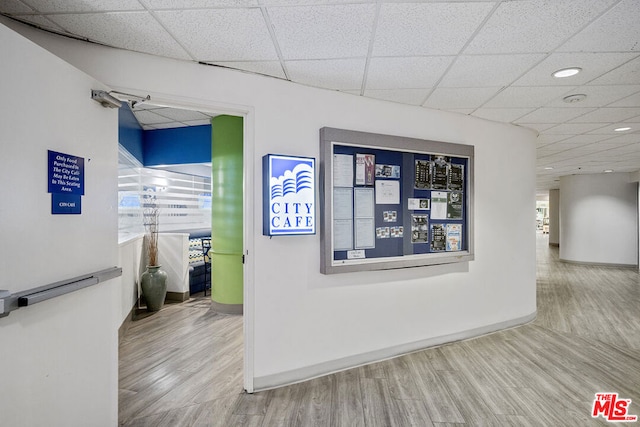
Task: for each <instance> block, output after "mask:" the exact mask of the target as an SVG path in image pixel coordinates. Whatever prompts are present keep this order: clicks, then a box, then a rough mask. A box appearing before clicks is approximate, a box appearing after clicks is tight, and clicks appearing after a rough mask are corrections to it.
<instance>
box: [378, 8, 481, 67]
mask: <svg viewBox="0 0 640 427" xmlns="http://www.w3.org/2000/svg"><path fill="white" fill-rule="evenodd" d="M492 7H493V5H492V4H491V3H464V4H463V3H459V4H456V3H383V4H382V6H381V7H380V15H379V18H378V27H377V29H376V34H375V43H374V48H373V54H374V55H375V56H404V55H453V54H457V53H459V52H460V50H461V49H462V48H463V47H464V45H465V43H467V41H468V39H469V37H470V36H471V35H472V34H473V32H474V31H475V30H476V28H477V27H478V26H479V25H480V23H481V22H482V20H483V19H484V18H485V17H486V16H487V14H488V13H489V12H490V11H491V9H492Z"/></svg>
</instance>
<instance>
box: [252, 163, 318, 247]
mask: <svg viewBox="0 0 640 427" xmlns="http://www.w3.org/2000/svg"><path fill="white" fill-rule="evenodd" d="M262 173H263V177H262V183H263V184H262V186H263V204H264V206H263V227H262V234H264V235H266V236H276V235H277V236H282V235H290V234H315V232H316V209H315V198H316V196H315V195H316V181H315V175H316V174H315V159H313V158H309V157H294V156H280V155H276V154H267V155H266V156H264V157H263V158H262Z"/></svg>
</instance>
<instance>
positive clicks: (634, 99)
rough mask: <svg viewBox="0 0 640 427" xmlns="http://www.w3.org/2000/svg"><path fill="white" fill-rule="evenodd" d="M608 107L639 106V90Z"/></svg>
mask: <svg viewBox="0 0 640 427" xmlns="http://www.w3.org/2000/svg"><path fill="white" fill-rule="evenodd" d="M608 107H640V92H638V93H636V94H634V95H631V96H628V97H626V98H623V99H621V100H620V101H617V102H614V103H613V104H610V105H608Z"/></svg>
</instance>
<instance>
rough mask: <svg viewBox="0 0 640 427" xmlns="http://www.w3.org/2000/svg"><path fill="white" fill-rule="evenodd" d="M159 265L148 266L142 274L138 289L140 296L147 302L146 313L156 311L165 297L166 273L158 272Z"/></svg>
mask: <svg viewBox="0 0 640 427" xmlns="http://www.w3.org/2000/svg"><path fill="white" fill-rule="evenodd" d="M160 267H161V266H160V265H148V266H147V271H145V272H144V273H142V277H141V278H140V287H141V288H142V295H144V299H145V300H146V301H147V310H148V311H158V310H160V309H161V308H162V305H163V304H164V298H165V297H166V296H167V273H166V272H165V271H164V270H160Z"/></svg>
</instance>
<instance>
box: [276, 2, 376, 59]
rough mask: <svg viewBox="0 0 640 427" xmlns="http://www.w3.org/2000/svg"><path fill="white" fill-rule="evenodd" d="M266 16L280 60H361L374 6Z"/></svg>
mask: <svg viewBox="0 0 640 427" xmlns="http://www.w3.org/2000/svg"><path fill="white" fill-rule="evenodd" d="M269 16H270V18H271V22H272V24H273V29H274V31H275V34H276V39H277V40H278V44H279V46H280V51H281V52H282V56H283V57H284V59H324V58H351V57H363V58H364V57H366V56H367V51H368V49H369V40H370V39H371V34H372V31H373V20H374V16H375V5H373V4H351V5H335V6H308V7H304V6H302V7H278V8H271V9H269Z"/></svg>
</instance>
